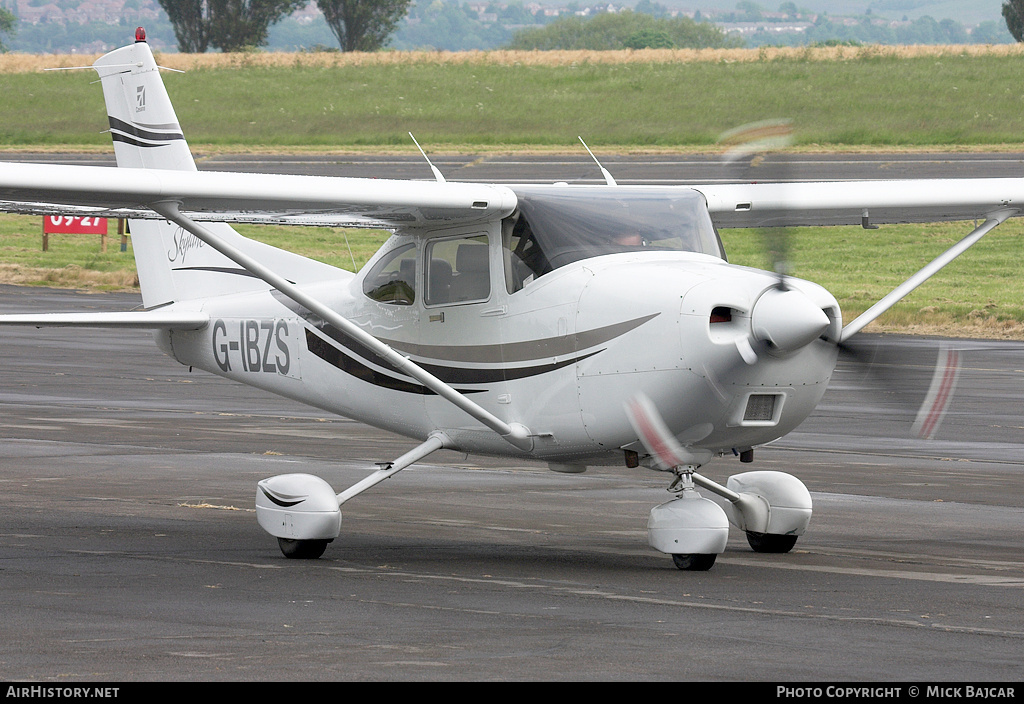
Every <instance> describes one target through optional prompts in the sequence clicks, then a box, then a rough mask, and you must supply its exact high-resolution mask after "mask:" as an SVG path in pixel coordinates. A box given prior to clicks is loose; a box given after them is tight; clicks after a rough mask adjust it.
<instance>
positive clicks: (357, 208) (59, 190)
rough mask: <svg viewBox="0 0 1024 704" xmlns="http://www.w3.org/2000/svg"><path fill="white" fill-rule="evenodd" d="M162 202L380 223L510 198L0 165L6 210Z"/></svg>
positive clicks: (470, 209) (217, 216) (234, 215)
mask: <svg viewBox="0 0 1024 704" xmlns="http://www.w3.org/2000/svg"><path fill="white" fill-rule="evenodd" d="M162 201H164V202H177V203H179V204H180V205H179V209H180V211H181V212H182V213H185V214H187V215H188V216H189V217H191V218H192V219H193V220H197V221H216V222H224V221H235V222H238V221H251V222H273V221H275V220H276V221H280V222H289V221H295V222H301V223H302V224H315V223H321V224H330V225H335V226H339V227H377V228H386V229H398V228H403V227H422V226H438V225H447V224H453V225H454V224H464V223H472V222H478V221H485V220H490V219H493V218H498V217H504V216H506V215H509V214H510V213H511V212H512V211H513V210H514V209H515V206H516V196H515V194H514V193H513V192H512V191H511V190H509V189H507V188H504V187H502V186H492V185H486V184H470V183H441V182H434V181H396V180H388V179H365V178H334V177H324V176H296V175H284V176H282V175H275V174H251V173H233V172H221V171H172V170H159V169H130V168H109V167H104V166H56V165H52V164H18V163H0V209H4V210H9V211H13V212H27V213H39V214H48V213H52V212H54V211H55V210H56V209H58V208H59V209H60V210H61V212H69V208H70V209H71V210H72V211H77V212H85V211H88V212H90V213H93V214H101V213H106V214H109V215H110V216H119V215H120V216H131V217H156V216H155V214H154V213H153V212H152V211H151V209H150V207H149V206H150V205H151V204H153V203H158V202H162ZM247 216H250V217H247Z"/></svg>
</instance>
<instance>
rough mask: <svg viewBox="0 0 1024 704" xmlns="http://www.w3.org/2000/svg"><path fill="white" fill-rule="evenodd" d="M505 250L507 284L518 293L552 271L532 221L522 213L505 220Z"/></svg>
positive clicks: (510, 291) (513, 291)
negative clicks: (532, 227)
mask: <svg viewBox="0 0 1024 704" xmlns="http://www.w3.org/2000/svg"><path fill="white" fill-rule="evenodd" d="M501 233H502V240H503V242H502V245H503V246H502V252H503V253H504V255H505V286H506V288H507V290H508V292H509V293H515V292H516V291H518V290H520V289H521V288H523V286H525V285H526V284H528V283H530V282H531V281H533V280H534V279H536V278H539V277H541V276H543V275H544V274H546V273H548V272H549V271H551V264H550V263H549V262H548V259H547V257H546V256H544V252H543V251H542V250H541V248H540V244H538V242H537V238H536V237H535V236H534V234H533V230H532V229H530V223H528V222H527V221H526V218H524V217H522V216H521V215H519V214H516V215H513V216H512V217H510V218H506V219H505V221H504V222H503V223H502V230H501Z"/></svg>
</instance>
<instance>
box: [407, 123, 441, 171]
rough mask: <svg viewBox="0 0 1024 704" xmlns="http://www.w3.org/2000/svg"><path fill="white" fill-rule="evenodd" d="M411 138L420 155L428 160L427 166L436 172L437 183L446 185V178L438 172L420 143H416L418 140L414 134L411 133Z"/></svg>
mask: <svg viewBox="0 0 1024 704" xmlns="http://www.w3.org/2000/svg"><path fill="white" fill-rule="evenodd" d="M409 137H410V138H411V139H412V143H413V144H415V145H416V148H417V149H419V150H420V154H422V155H423V158H424V159H426V160H427V166H429V167H430V170H431V171H433V172H434V178H435V179H437V182H438V183H444V182H445V181H444V176H442V175H441V172H440V171H438V170H437V167H436V166H434V165H433V164H431V163H430V157H428V156H427V153H426V152H425V151H423V147H421V146H420V143H419V142H417V141H416V138H415V137H413V136H412V132H410V133H409Z"/></svg>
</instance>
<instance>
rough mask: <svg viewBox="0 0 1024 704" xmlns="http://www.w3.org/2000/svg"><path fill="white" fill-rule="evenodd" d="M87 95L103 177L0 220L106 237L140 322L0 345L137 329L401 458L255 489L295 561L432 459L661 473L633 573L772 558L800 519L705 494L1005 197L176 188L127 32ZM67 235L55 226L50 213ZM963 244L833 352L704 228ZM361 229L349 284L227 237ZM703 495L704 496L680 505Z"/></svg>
mask: <svg viewBox="0 0 1024 704" xmlns="http://www.w3.org/2000/svg"><path fill="white" fill-rule="evenodd" d="M136 40H137V41H136V42H135V43H134V44H133V45H130V46H126V47H123V48H121V49H117V50H115V51H113V52H111V53H109V54H107V55H105V56H103V57H101V58H100V59H98V60H97V61H96V62H95V63H94V64H93V68H95V70H96V71H97V72H98V73H99V75H100V79H101V82H102V86H103V94H104V98H105V100H106V106H107V111H108V113H109V119H110V133H111V136H112V138H113V143H114V152H115V154H116V157H117V165H118V168H116V169H114V168H105V167H88V166H52V165H36V164H13V163H6V164H0V200H2V201H4V203H3V206H2V207H3V209H6V210H12V211H20V212H33V213H48V212H50V213H52V212H65V213H66V212H79V213H82V214H86V213H88V214H106V215H110V216H123V217H130V218H131V221H130V230H131V234H132V242H133V247H134V252H135V259H136V263H137V267H138V276H139V282H140V285H141V289H142V298H143V304H144V308H145V310H142V311H136V312H124V313H116V314H106V313H102V314H59V313H54V314H48V315H6V316H0V324H6V325H31V326H51V325H52V326H65V325H68V326H74V325H89V326H104V327H111V328H118V327H128V328H151V329H153V330H155V331H156V333H155V336H156V340H157V344H158V345H159V347H160V348H161V349H162V350H163V351H164V352H166V353H167V354H168V355H170V356H171V357H173V358H174V359H176V360H177V361H179V362H180V363H182V364H184V365H189V366H193V367H197V368H199V369H204V370H206V371H209V372H212V373H214V374H219V375H221V376H224V377H227V378H230V379H234V380H237V381H240V382H243V383H246V384H251V385H253V386H256V387H259V388H262V389H266V390H268V391H271V392H274V393H277V394H281V395H283V396H287V397H289V398H292V399H296V400H298V401H301V402H303V403H307V404H310V405H312V406H315V407H318V408H321V409H324V410H327V411H331V412H333V413H337V414H340V415H342V416H346V417H349V418H353V419H357V420H359V421H362V422H365V423H368V424H370V425H374V426H377V427H379V428H384V429H386V430H389V431H393V432H395V433H399V434H401V435H404V436H407V437H410V438H413V439H414V440H415V441H416V442H417V443H418V444H417V445H416V446H415V447H413V448H412V449H411V450H409V452H407V453H406V454H404V455H402V456H401V457H399V458H397V459H395V460H394V461H392V462H388V463H386V464H384V465H382V467H381V468H380V469H379V470H377V471H375V472H373V473H371V474H369V475H368V476H367V478H366V479H364V480H363V481H361V482H358V483H357V484H355V485H354V486H352V487H349V488H348V489H345V490H344V491H342V492H341V493H336V492H335V490H334V489H332V488H331V487H330V486H329V485H328V484H327V482H325V481H323V480H322V479H319V478H317V477H314V476H311V475H307V474H289V475H283V476H277V477H272V478H270V479H266V480H263V481H261V482H259V484H258V487H257V490H256V513H257V518H258V521H259V524H260V525H261V526H262V527H263V528H264V529H265V530H266V531H267V532H269V533H270V534H271V535H273V536H275V537H277V538H278V541H279V544H280V547H281V549H282V551H283V552H284V554H285V555H287V556H288V557H293V558H316V557H319V556H320V555H321V554H323V552H324V550H325V548H326V546H327V544H328V543H329V542H330V541H332V540H333V539H334V538H336V537H337V536H338V535H339V534H340V530H341V508H340V507H341V505H342V504H344V503H345V502H347V501H349V500H350V499H352V498H354V497H355V496H357V495H359V494H360V493H362V492H363V491H366V490H367V489H369V488H370V487H372V486H374V485H375V484H377V483H379V482H381V481H383V480H384V479H387V478H388V477H391V476H393V475H394V474H396V473H397V472H400V471H401V470H402V469H404V468H406V467H408V466H409V465H411V464H413V463H414V462H417V461H419V460H422V459H423V458H425V457H427V456H428V455H429V454H430V453H432V452H434V451H436V450H439V449H442V448H449V449H454V450H459V451H462V452H466V453H481V454H487V455H496V456H507V457H515V458H529V459H533V460H541V461H543V462H547V463H548V464H549V466H550V467H551V469H553V470H555V471H559V472H582V471H584V470H585V469H586V468H587V466H595V465H619V466H624V467H626V468H628V469H629V470H631V471H632V470H634V469H635V468H638V467H646V468H650V469H657V470H663V471H667V472H670V473H671V474H672V475H674V477H673V483H672V487H671V489H672V490H673V491H674V492H675V493H676V494H677V498H675V499H673V500H671V501H668V502H667V503H665V504H662V505H661V506H657V507H655V508H654V509H653V510H652V512H651V515H650V519H649V524H648V525H649V541H650V544H651V545H652V547H654V548H655V549H657V550H660V551H662V552H664V553H668V554H671V555H672V556H673V558H674V560H675V564H676V565H677V566H678V567H679V568H680V569H687V570H704V569H708V568H710V567H711V566H712V564H713V563H714V560H715V557H716V556H717V555H718V554H720V553H721V552H723V551H724V549H725V545H726V541H727V538H728V533H729V525H730V523H731V524H733V525H735V526H736V527H737V528H738V529H740V530H743V531H745V533H746V535H747V537H748V541H749V543H750V545H751V547H752V548H753V549H754V550H755V551H758V552H786V551H788V550H790V549H791V548H792V547H793V545H794V544H795V542H796V539H797V537H798V536H800V535H801V534H803V533H804V531H805V529H806V528H807V525H808V521H809V520H810V516H811V498H810V494H809V493H808V491H807V489H806V488H805V487H804V485H803V484H802V483H801V482H800V481H799V480H798V479H796V478H795V477H792V476H791V475H788V474H784V473H781V472H766V471H753V472H744V473H741V474H737V475H735V476H732V477H730V478H729V479H728V481H727V483H726V484H725V485H724V486H723V485H721V484H719V483H716V482H714V481H712V480H711V479H709V478H707V477H705V476H703V475H701V474H698V473H697V471H696V470H697V469H699V468H701V467H702V466H703V465H705V464H707V463H708V462H710V461H711V460H712V459H713V458H715V457H717V456H722V455H735V456H738V457H739V458H740V460H741V461H743V462H749V461H751V460H752V458H753V448H755V447H757V446H759V445H763V444H765V443H769V442H771V441H773V440H776V439H777V438H779V437H782V436H783V435H785V434H786V433H788V432H789V431H791V430H793V429H794V428H795V427H797V425H799V424H800V423H801V422H802V421H803V420H804V419H805V418H807V416H808V415H809V414H810V413H811V412H812V411H813V410H814V408H815V405H816V404H817V403H818V402H819V400H820V399H821V397H822V395H823V394H824V392H825V388H826V386H827V385H828V383H829V379H830V377H831V375H832V372H833V369H834V368H835V364H836V360H837V354H838V348H839V345H840V344H841V343H842V342H843V341H845V340H847V339H848V338H849V337H850V336H851V335H853V334H855V333H856V332H858V331H859V330H861V329H862V328H863V327H864V326H865V325H866V324H867V323H869V322H870V321H871V320H873V319H875V318H876V317H877V316H878V315H880V314H881V313H882V312H883V311H884V310H886V309H888V308H889V307H891V306H892V305H893V304H894V303H895V302H896V301H897V300H899V299H900V298H902V297H903V296H904V295H906V294H907V293H908V292H909V291H910V290H912V289H913V288H914V287H916V286H917V285H919V284H920V283H921V282H922V281H924V280H925V279H927V278H928V277H930V276H931V275H933V274H934V273H935V272H936V271H937V270H938V269H939V268H941V267H942V266H944V265H945V264H946V263H948V262H949V261H950V260H952V259H953V258H954V257H956V256H957V255H958V254H960V253H961V252H962V251H964V250H965V249H966V248H967V247H969V246H970V245H971V244H973V243H974V242H976V241H977V240H978V239H979V238H981V237H982V236H983V235H984V234H985V233H986V232H988V231H989V230H991V229H992V228H994V227H995V226H997V225H998V224H1000V223H1002V222H1003V221H1004V220H1006V219H1007V218H1009V217H1012V216H1016V215H1019V214H1020V208H1021V207H1022V204H1024V178H1013V179H971V180H928V181H861V182H844V183H799V184H771V183H767V184H737V185H710V186H694V187H681V186H665V187H647V186H643V187H639V186H638V187H633V186H625V185H617V184H616V183H615V181H614V179H613V178H611V176H610V175H609V174H607V172H604V173H605V174H606V183H605V184H603V185H579V186H568V185H565V184H552V185H520V186H515V185H514V186H508V187H505V186H498V185H483V184H470V183H451V182H446V181H445V180H444V178H443V177H442V176H441V175H440V173H439V172H436V171H435V180H434V181H396V180H379V179H359V178H324V177H309V176H279V175H261V174H249V173H223V172H221V173H213V172H199V171H197V170H196V166H195V163H194V161H193V159H192V155H191V153H190V152H189V148H188V145H187V144H186V142H185V139H184V137H183V136H182V130H181V127H179V125H178V119H177V117H176V116H175V113H174V110H173V108H172V106H171V102H170V99H169V98H168V95H167V92H166V90H165V88H164V84H163V82H162V80H161V77H160V73H159V68H158V66H157V64H156V62H155V61H154V58H153V54H152V52H151V51H150V48H149V46H148V44H147V43H146V42H145V34H144V32H142V31H141V30H140V31H139V32H138V33H137V35H136ZM69 209H70V210H69ZM935 220H981V221H983V224H981V225H980V226H978V227H977V228H976V229H975V230H974V231H973V232H972V233H971V234H970V235H968V237H967V238H966V239H965V240H963V241H962V242H961V243H960V244H958V245H957V246H955V247H954V248H953V249H951V250H950V251H948V252H947V253H945V254H944V255H942V256H940V257H939V258H938V259H937V260H936V261H935V262H933V263H932V264H930V265H929V266H928V267H926V268H925V269H924V270H922V271H921V272H920V273H918V274H917V275H915V276H914V277H912V278H911V279H910V280H908V281H907V282H906V283H904V284H903V285H901V286H900V287H898V288H897V289H896V290H895V291H893V292H892V294H890V295H889V296H887V297H885V298H884V299H883V300H882V301H880V302H879V303H878V304H877V305H876V306H874V307H873V308H871V309H870V310H868V311H867V312H866V313H864V314H863V315H862V316H861V317H859V318H857V319H856V320H854V321H853V322H852V323H850V324H849V325H847V326H846V327H843V325H842V319H841V315H840V310H839V305H838V304H837V302H836V299H835V298H834V297H833V296H832V295H831V294H830V293H829V292H828V291H826V290H825V289H824V288H822V287H821V286H818V285H816V284H813V283H810V282H808V281H802V280H799V279H796V278H793V277H790V276H782V275H779V274H776V273H775V272H768V271H761V270H756V269H751V268H747V267H742V266H736V265H733V264H729V263H728V262H727V261H726V258H725V253H724V251H723V248H722V245H721V242H720V240H719V238H718V236H717V233H716V227H763V226H797V225H821V224H862V225H864V226H865V227H869V226H873V224H875V223H895V222H926V221H935ZM241 221H245V222H263V223H266V222H273V223H296V224H311V223H316V224H328V225H333V226H357V227H376V228H384V229H387V230H391V231H393V233H394V235H393V236H392V237H391V238H390V239H389V240H388V241H387V242H386V243H385V244H384V246H383V247H382V248H381V249H380V251H379V252H377V253H376V255H374V257H373V258H372V259H371V260H370V261H369V262H368V263H367V265H366V266H365V267H363V268H362V270H361V271H359V272H358V273H356V274H353V273H350V272H347V271H343V270H340V269H337V268H334V267H331V266H328V265H325V264H322V263H319V262H316V261H311V260H309V259H306V258H304V257H301V256H298V255H296V254H293V253H290V252H286V251H281V250H279V249H276V248H273V247H269V246H266V245H263V244H260V243H257V242H254V241H252V240H249V239H247V238H245V237H242V236H240V235H239V234H238V233H236V232H235V231H234V230H233V229H232V228H231V227H230V226H229V225H228V224H226V223H227V222H241ZM697 487H699V488H700V489H702V490H704V491H705V492H706V494H707V496H706V497H704V496H701V495H700V494H698V492H697V491H696V488H697Z"/></svg>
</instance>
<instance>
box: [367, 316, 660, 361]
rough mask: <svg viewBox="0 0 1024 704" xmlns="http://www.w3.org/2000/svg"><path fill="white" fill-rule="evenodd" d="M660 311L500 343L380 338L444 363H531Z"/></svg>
mask: <svg viewBox="0 0 1024 704" xmlns="http://www.w3.org/2000/svg"><path fill="white" fill-rule="evenodd" d="M658 315H660V314H659V313H652V314H651V315H647V316H644V317H642V318H634V319H633V320H626V321H624V322H621V323H615V324H613V325H606V326H605V327H603V328H595V329H593V330H584V331H583V332H578V333H576V334H575V335H562V336H559V337H546V338H543V339H540V340H524V341H523V342H510V343H506V344H499V345H418V344H415V343H411V342H403V341H399V340H386V339H384V338H380V341H381V342H383V343H385V344H386V345H388V346H389V347H393V348H394V349H396V350H399V351H400V352H405V353H406V354H410V355H413V356H416V357H422V358H424V359H436V360H442V361H445V362H471V363H472V362H477V363H488V364H497V363H501V362H530V361H533V360H538V359H545V358H550V357H558V356H561V355H566V354H576V353H577V352H580V351H581V350H585V349H588V348H590V347H594V346H595V345H602V344H604V343H605V342H607V341H608V340H611V339H613V338H616V337H618V336H620V335H624V334H626V333H627V332H629V331H630V330H633V329H634V328H638V327H640V326H641V325H643V324H644V323H646V322H647V321H648V320H651V319H652V318H655V317H657V316H658Z"/></svg>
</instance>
